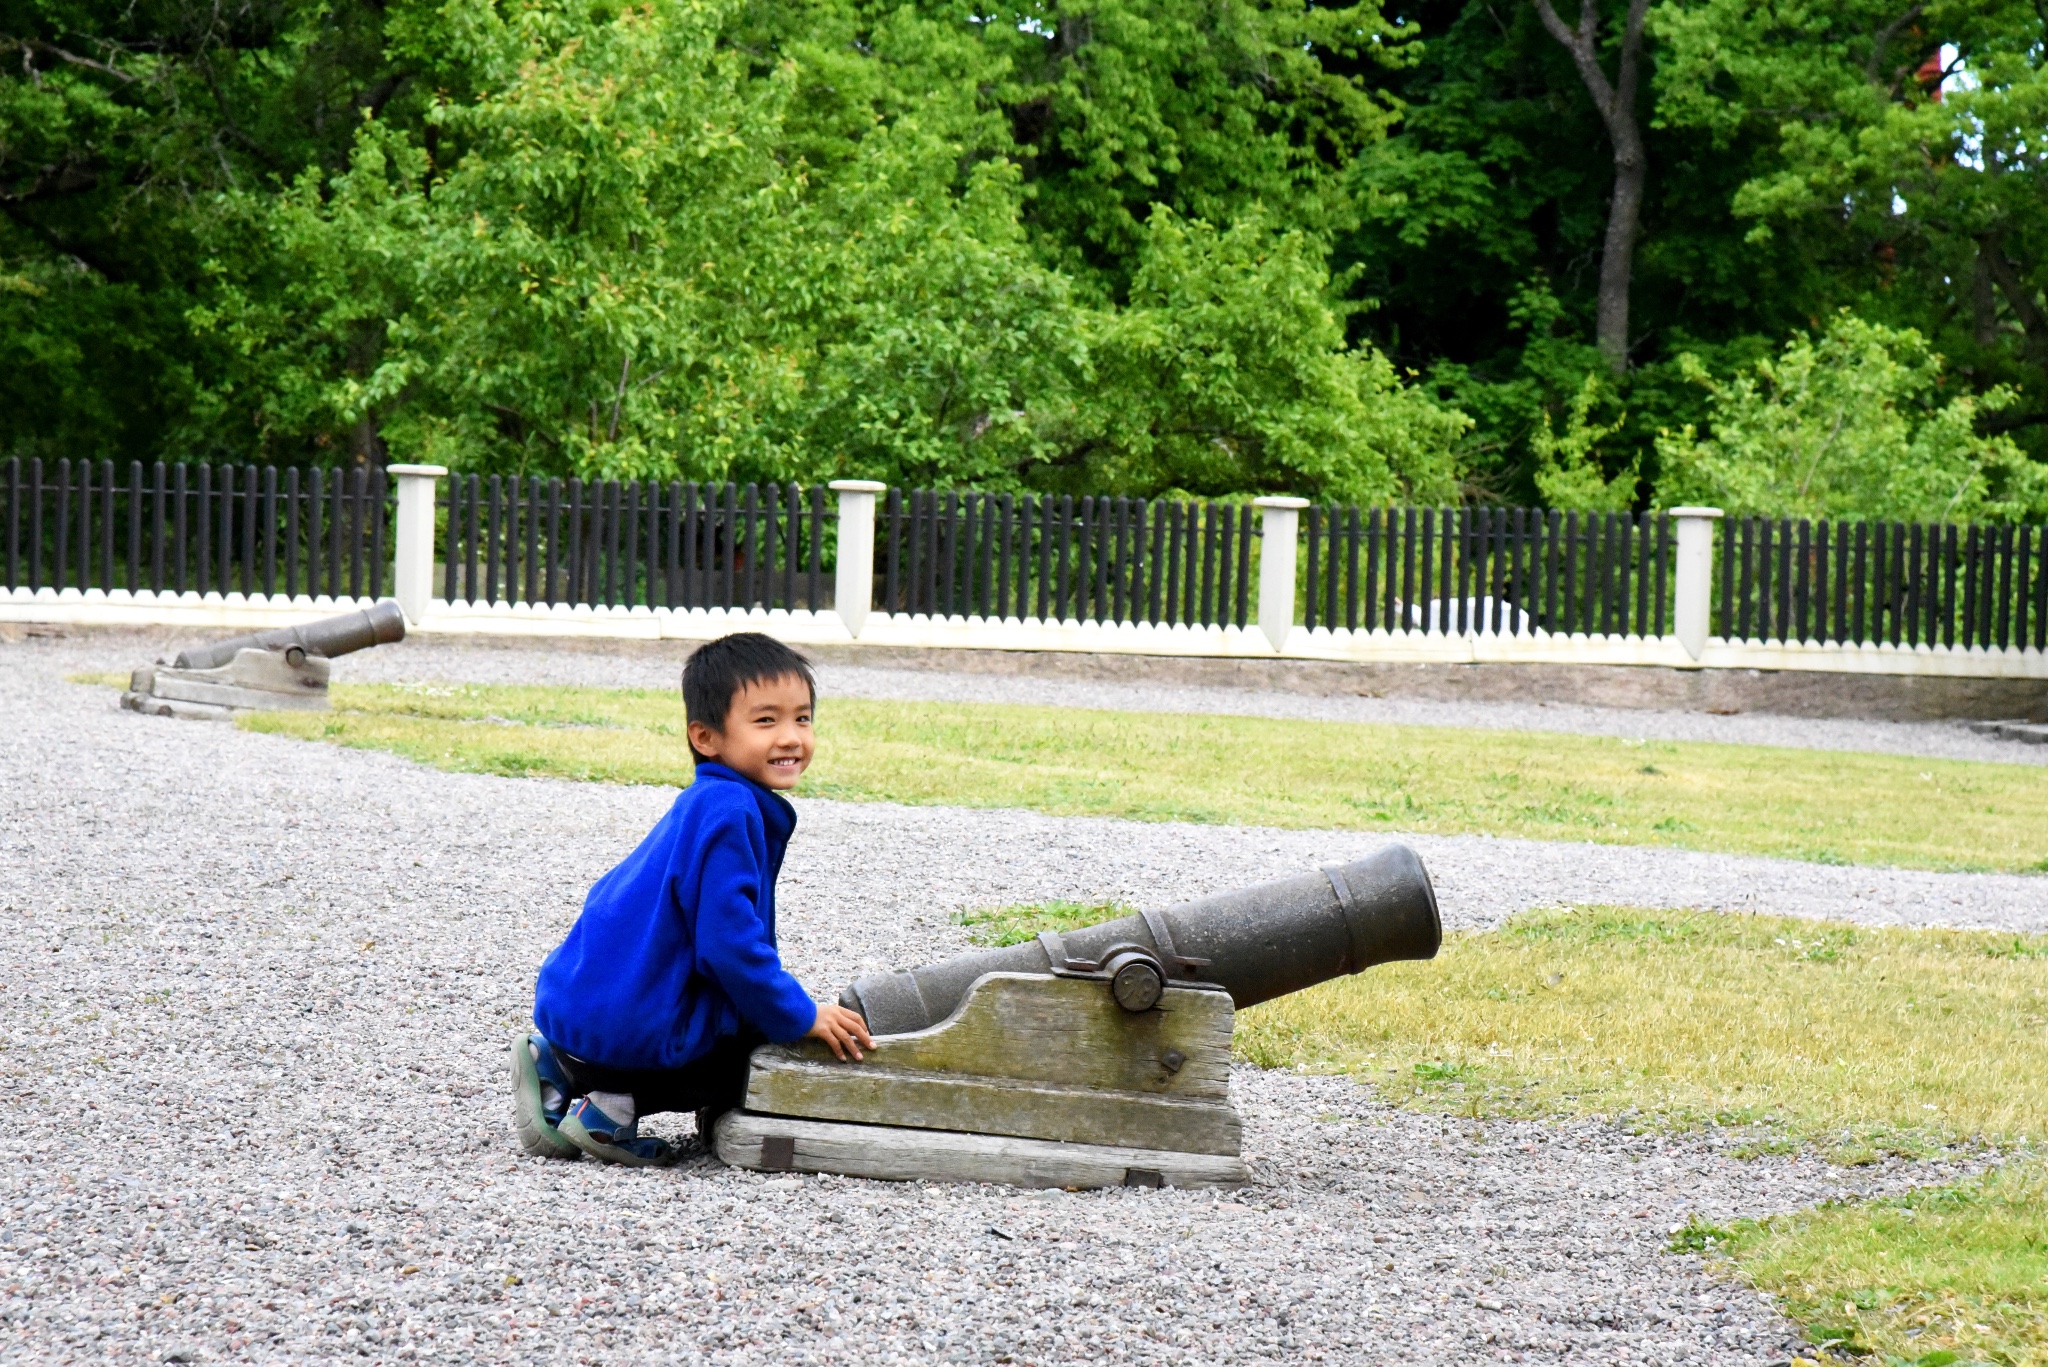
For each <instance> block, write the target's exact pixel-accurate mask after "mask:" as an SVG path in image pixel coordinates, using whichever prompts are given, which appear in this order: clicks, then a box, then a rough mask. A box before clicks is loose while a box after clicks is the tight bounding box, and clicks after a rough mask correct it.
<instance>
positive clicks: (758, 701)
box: [689, 674, 815, 791]
mask: <svg viewBox="0 0 2048 1367" xmlns="http://www.w3.org/2000/svg"><path fill="white" fill-rule="evenodd" d="M689 733H690V744H691V745H693V746H695V747H696V750H697V753H698V754H700V755H702V756H704V758H706V759H710V760H716V761H717V762H718V763H720V764H723V765H724V766H725V767H726V768H728V769H731V770H732V771H733V772H735V773H738V774H742V775H744V776H745V777H747V778H750V779H752V780H754V782H756V783H758V784H760V785H761V786H762V787H764V788H773V789H776V790H778V791H780V790H783V789H788V788H794V787H795V786H796V781H797V780H798V779H799V778H801V777H803V772H804V770H805V769H807V768H809V767H810V764H811V749H812V747H813V745H814V744H815V738H814V737H813V736H812V734H811V690H810V688H809V687H808V686H807V685H806V684H805V683H804V681H803V680H802V679H800V678H798V677H797V676H796V675H794V674H785V675H783V676H782V677H781V678H778V679H764V680H762V681H760V682H759V683H751V684H748V685H747V686H746V687H745V688H742V689H741V690H740V691H739V692H738V693H736V694H734V695H733V700H732V706H731V707H729V708H727V709H726V713H725V725H724V727H723V728H721V729H719V730H713V729H712V728H711V727H709V726H707V725H705V724H704V723H703V722H701V721H693V722H691V723H690V732H689Z"/></svg>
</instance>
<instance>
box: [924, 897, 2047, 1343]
mask: <svg viewBox="0 0 2048 1367" xmlns="http://www.w3.org/2000/svg"><path fill="white" fill-rule="evenodd" d="M1128 910H1129V909H1128V908H1125V907H1120V906H1117V905H1115V904H1111V903H1096V904H1084V903H1072V902H1057V903H1045V904H1040V905H1033V906H1013V907H996V908H988V909H982V910H976V911H972V912H968V913H964V914H963V915H962V916H961V917H960V920H961V922H962V923H963V924H965V925H966V926H967V928H968V932H969V934H970V935H971V936H973V937H974V938H976V939H978V940H981V941H982V942H984V943H989V944H1014V943H1017V942H1019V941H1021V940H1025V939H1028V938H1030V937H1031V936H1032V935H1034V934H1036V933H1037V932H1038V931H1039V930H1041V929H1065V928H1070V927H1072V926H1076V925H1085V924H1090V923H1092V922H1095V921H1100V920H1104V919H1107V918H1109V917H1111V916H1117V915H1122V914H1125V913H1126V912H1127V911H1128ZM1236 1046H1237V1050H1238V1052H1239V1053H1240V1054H1241V1055H1242V1056H1243V1057H1245V1058H1247V1059H1249V1060H1250V1061H1252V1062H1254V1063H1259V1064H1262V1065H1266V1066H1269V1067H1289V1068H1307V1069H1311V1070H1317V1071H1341V1072H1348V1073H1351V1074H1354V1075H1356V1076H1358V1077H1359V1078H1360V1079H1361V1080H1368V1081H1372V1082H1374V1083H1375V1084H1376V1085H1377V1087H1378V1089H1379V1092H1380V1095H1381V1096H1382V1097H1384V1098H1386V1099H1388V1100H1390V1101H1392V1102H1394V1103H1395V1104H1398V1105H1406V1106H1412V1107H1422V1108H1427V1109H1432V1110H1450V1111H1453V1112H1456V1113H1458V1114H1462V1115H1467V1116H1470V1117H1472V1118H1473V1119H1474V1122H1475V1123H1476V1124H1480V1125H1483V1124H1484V1123H1485V1120H1486V1119H1487V1118H1488V1117H1493V1116H1521V1115H1541V1114H1603V1115H1619V1116H1625V1117H1629V1118H1631V1119H1632V1120H1633V1121H1634V1122H1635V1123H1637V1124H1641V1125H1655V1126H1663V1127H1674V1128H1679V1129H1687V1128H1693V1127H1697V1126H1700V1125H1703V1124H1706V1123H1716V1124H1720V1125H1729V1126H1736V1127H1739V1131H1738V1132H1739V1133H1740V1134H1741V1136H1742V1137H1743V1140H1744V1144H1745V1147H1744V1148H1743V1149H1741V1150H1738V1152H1744V1153H1748V1154H1759V1153H1763V1152H1768V1151H1771V1150H1777V1149H1786V1150H1789V1149H1792V1148H1795V1147H1798V1146H1801V1145H1809V1144H1810V1145H1817V1146H1819V1147H1820V1148H1822V1149H1823V1150H1824V1151H1826V1152H1827V1153H1828V1154H1829V1156H1831V1157H1832V1158H1834V1159H1835V1160H1836V1161H1838V1162H1844V1163H1861V1162H1868V1161H1871V1160H1873V1159H1875V1158H1876V1157H1878V1156H1879V1155H1880V1154H1881V1153H1883V1152H1886V1151H1893V1152H1901V1153H1913V1152H1917V1151H1925V1150H1927V1149H1929V1148H1931V1147H1933V1146H1936V1145H1939V1144H1944V1143H1952V1142H1962V1143H1969V1142H1974V1141H1985V1142H1989V1143H1993V1144H1997V1145H2000V1146H2004V1147H2007V1148H2009V1149H2010V1150H2011V1151H2012V1152H2013V1153H2014V1154H2015V1155H2017V1156H2016V1157H2015V1159H2014V1160H2013V1162H2012V1164H2011V1166H2009V1167H2008V1168H2006V1169H2005V1170H2003V1171H2000V1172H1995V1173H1993V1174H1991V1175H1990V1176H1988V1177H1986V1178H1984V1179H1982V1180H1981V1181H1973V1182H1965V1183H1961V1184H1959V1185H1956V1186H1949V1187H1937V1188H1929V1189H1926V1190H1923V1191H1919V1192H1915V1193H1913V1194H1911V1195H1909V1196H1906V1197H1901V1198H1897V1199H1893V1200H1885V1201H1873V1202H1859V1203H1848V1204H1842V1205H1831V1206H1827V1207H1824V1208H1822V1209H1820V1210H1817V1211H1809V1212H1804V1213H1801V1214H1797V1215H1787V1216H1781V1217H1777V1218H1774V1219H1771V1220H1767V1221H1762V1222H1755V1221H1744V1222H1741V1223H1739V1224H1737V1225H1736V1226H1734V1227H1733V1228H1730V1229H1714V1228H1711V1227H1708V1226H1704V1225H1694V1226H1693V1227H1691V1228H1689V1229H1687V1230H1686V1231H1685V1232H1684V1233H1682V1234H1681V1235H1680V1236H1679V1239H1678V1241H1677V1243H1678V1246H1679V1247H1682V1248H1692V1249H1698V1250H1702V1251H1707V1252H1710V1253H1716V1254H1720V1255H1723V1256H1726V1257H1728V1258H1730V1259H1732V1260H1733V1263H1734V1266H1735V1267H1736V1268H1737V1269H1739V1271H1740V1273H1741V1275H1743V1276H1744V1277H1745V1278H1747V1279H1748V1280H1750V1281H1751V1282H1753V1283H1754V1284H1756V1285H1757V1286H1760V1287H1762V1288H1764V1289H1765V1290H1768V1291H1772V1292H1774V1293H1777V1294H1779V1295H1781V1296H1782V1297H1783V1298H1784V1301H1785V1304H1786V1306H1787V1308H1788V1310H1789V1311H1790V1312H1791V1313H1792V1314H1793V1315H1794V1316H1795V1318H1797V1319H1799V1320H1800V1322H1801V1323H1802V1324H1804V1325H1805V1326H1807V1328H1808V1331H1809V1333H1810V1334H1811V1336H1812V1337H1813V1338H1814V1340H1815V1341H1816V1342H1826V1341H1828V1340H1830V1339H1834V1340H1840V1341H1841V1346H1842V1348H1843V1349H1844V1350H1853V1351H1859V1352H1860V1351H1869V1352H1874V1353H1877V1354H1879V1355H1881V1356H1882V1357H1889V1358H1891V1359H1894V1360H1897V1361H1903V1362H1914V1363H1925V1364H1926V1367H1937V1364H1940V1363H1943V1362H1967V1361H1986V1362H1998V1363H2015V1364H2036V1365H2039V1364H2048V1178H2044V1175H2043V1167H2042V1165H2041V1163H2040V1162H2039V1160H2037V1159H2033V1158H2031V1157H2030V1155H2031V1154H2032V1153H2033V1152H2035V1151H2036V1149H2035V1146H2036V1145H2038V1144H2039V1143H2041V1142H2042V1141H2043V1140H2044V1139H2048V936H2020V937H2015V936H2012V935H1990V934H1983V933H1977V932H1964V931H1942V930H1901V929H1881V930H1870V929H1864V928H1862V927H1851V926H1842V925H1830V924H1826V923H1817V922H1813V921H1797V920H1786V919H1781V918H1777V917H1766V916H1729V915H1717V914H1711V913H1705V914H1688V913H1684V912H1669V911H1656V912H1650V911H1638V910H1631V909H1626V908H1604V907H1603V908H1580V909H1577V910H1574V911H1567V912H1543V913H1532V914H1529V915H1525V916H1521V917H1517V918H1515V919H1514V920H1512V921H1510V922H1509V923H1508V924H1507V925H1506V926H1504V927H1502V928H1501V929H1499V930H1496V931H1487V932H1482V933H1469V934H1457V935H1452V936H1450V937H1448V938H1447V939H1446V940H1445V943H1444V949H1443V953H1442V954H1441V955H1439V956H1438V957H1437V958H1436V959H1435V960H1433V961H1431V962H1428V963H1416V964H1386V965H1382V966H1381V967H1379V968H1375V969H1373V970H1372V971H1370V972H1368V973H1364V974H1361V975H1359V976H1357V977H1353V978H1346V979H1343V980H1341V981H1339V982H1333V983H1325V984H1323V985H1322V986H1321V987H1317V988H1312V989H1310V990H1309V991H1306V992H1300V993H1296V994H1295V995H1293V996H1290V997H1284V998H1281V999H1280V1000H1278V1001H1273V1002H1268V1003H1266V1004H1265V1005H1263V1006H1258V1007H1254V1008H1252V1009H1251V1010H1249V1011H1246V1012H1245V1013H1243V1014H1242V1015H1241V1016H1240V1017H1239V1018H1238V1023H1237V1039H1236ZM1951 1353H1952V1354H1955V1355H1956V1356H1954V1357H1944V1356H1943V1354H1951Z"/></svg>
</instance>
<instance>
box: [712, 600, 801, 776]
mask: <svg viewBox="0 0 2048 1367" xmlns="http://www.w3.org/2000/svg"><path fill="white" fill-rule="evenodd" d="M791 676H795V677H796V678H799V679H802V680H803V681H804V687H806V688H808V689H809V690H810V691H811V701H812V702H813V703H814V704H815V703H816V702H817V700H818V679H817V676H816V675H814V674H812V673H811V662H810V661H809V660H806V659H805V658H804V657H803V656H801V655H799V654H797V653H796V652H795V651H794V650H791V649H790V648H789V647H788V646H786V645H784V644H783V643H782V642H780V641H778V640H776V639H775V638H774V637H773V636H764V635H762V634H761V633H760V632H758V631H736V632H734V633H733V634H732V635H730V636H721V637H719V638H718V639H717V640H715V641H707V642H705V643H704V644H703V645H701V646H699V647H697V653H696V654H694V655H692V656H691V657H690V658H689V659H688V660H687V661H685V662H684V664H683V716H684V719H685V720H687V721H701V722H703V723H704V724H705V725H706V726H708V727H710V728H711V729H712V730H714V731H716V732H718V733H719V734H721V735H723V734H724V733H725V719H726V717H727V716H728V715H730V714H731V712H732V701H733V699H734V698H737V697H738V696H739V695H740V693H741V692H742V691H743V690H745V689H746V688H747V687H749V686H750V685H752V684H757V683H767V682H769V681H770V680H772V679H787V678H790V677H791ZM690 758H691V759H693V760H695V761H696V762H697V763H698V764H703V763H706V762H707V761H706V760H705V757H704V756H703V755H702V754H700V753H699V752H698V750H697V747H696V746H694V745H692V746H691V747H690Z"/></svg>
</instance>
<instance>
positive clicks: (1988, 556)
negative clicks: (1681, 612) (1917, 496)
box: [1715, 517, 2048, 649]
mask: <svg viewBox="0 0 2048 1367" xmlns="http://www.w3.org/2000/svg"><path fill="white" fill-rule="evenodd" d="M1718 559H1719V561H1720V564H1719V565H1718V566H1717V572H1718V575H1719V578H1720V592H1719V593H1718V594H1717V595H1716V599H1717V602H1716V610H1715V630H1716V632H1717V634H1719V635H1720V636H1722V637H1723V638H1726V639H1731V640H1732V639H1738V638H1740V639H1761V640H1780V641H1869V642H1889V643H1891V644H1893V645H1928V646H1932V645H1945V646H1966V647H1967V646H2028V645H2031V646H2034V647H2036V648H2037V649H2039V648H2048V528H2043V527H2004V526H2001V527H1990V526H1957V525H1955V524H1953V523H1905V522H1809V521H1806V520H1803V519H1802V520H1792V519H1788V518H1763V517H1742V518H1729V519H1727V520H1726V521H1725V522H1723V524H1722V527H1721V546H1720V553H1719V556H1718Z"/></svg>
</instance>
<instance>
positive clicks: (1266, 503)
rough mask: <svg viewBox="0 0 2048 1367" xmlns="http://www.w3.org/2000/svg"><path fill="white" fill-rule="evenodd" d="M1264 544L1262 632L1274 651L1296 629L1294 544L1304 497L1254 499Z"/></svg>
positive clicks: (1261, 558)
mask: <svg viewBox="0 0 2048 1367" xmlns="http://www.w3.org/2000/svg"><path fill="white" fill-rule="evenodd" d="M1252 506H1253V507H1254V508H1257V509H1258V510H1259V513H1260V517H1261V522H1262V525H1261V527H1260V531H1261V533H1262V540H1263V541H1264V543H1265V544H1264V545H1262V546H1261V547H1260V548H1259V630H1260V631H1263V632H1264V633H1266V639H1267V640H1268V641H1270V642H1272V644H1273V649H1275V650H1281V649H1284V648H1285V647H1286V645H1287V633H1288V632H1290V631H1292V630H1294V543H1295V537H1296V533H1297V531H1298V530H1299V528H1300V525H1301V510H1302V509H1303V508H1306V507H1308V500H1307V499H1305V498H1285V497H1273V498H1255V499H1253V500H1252Z"/></svg>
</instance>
